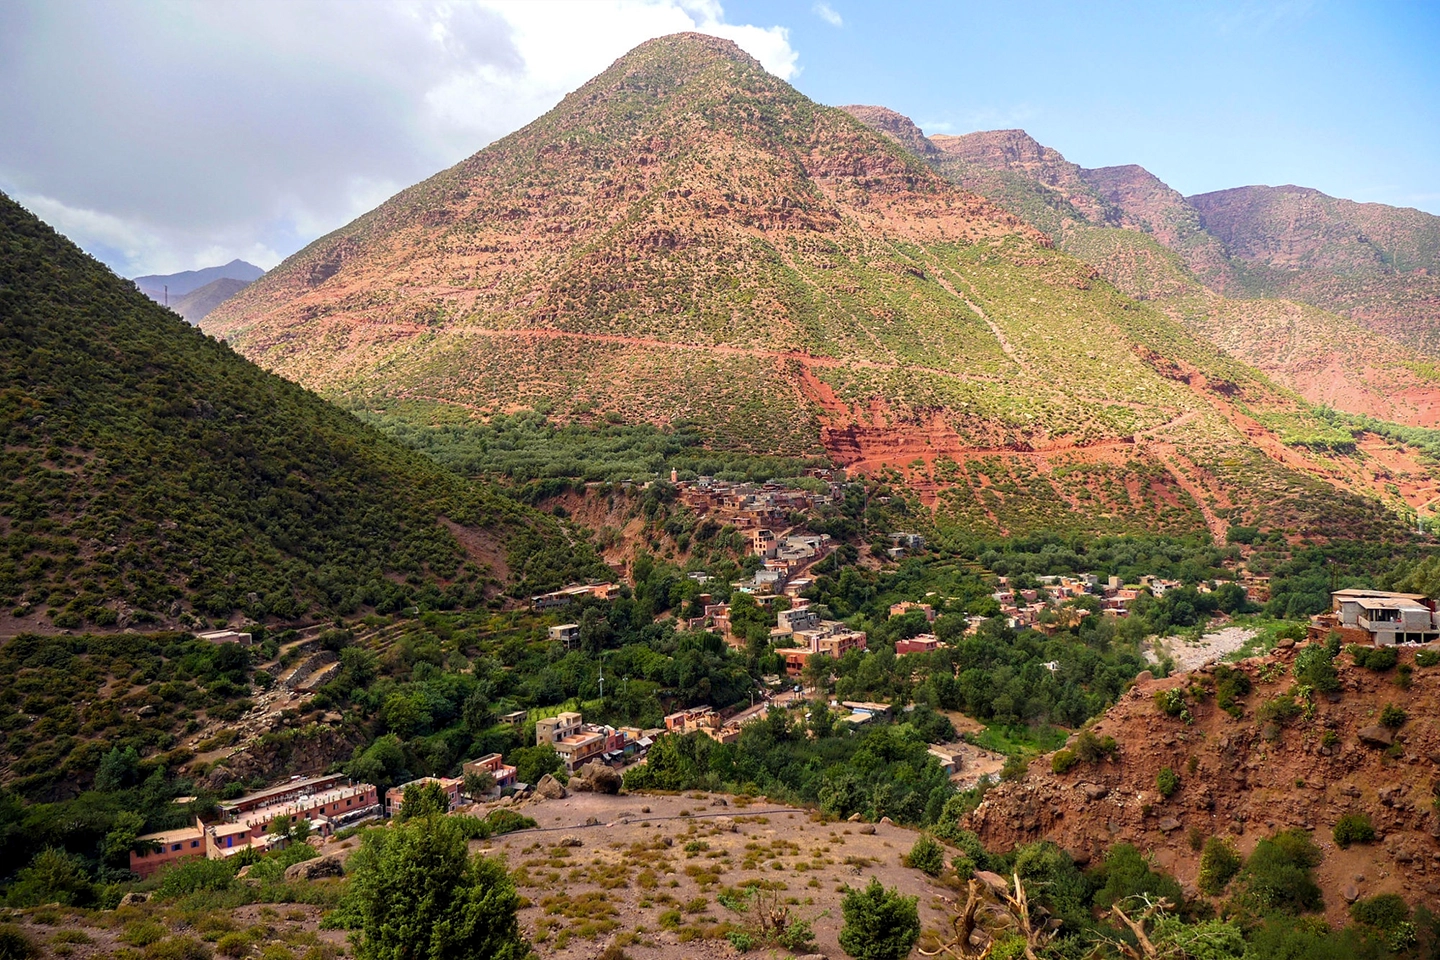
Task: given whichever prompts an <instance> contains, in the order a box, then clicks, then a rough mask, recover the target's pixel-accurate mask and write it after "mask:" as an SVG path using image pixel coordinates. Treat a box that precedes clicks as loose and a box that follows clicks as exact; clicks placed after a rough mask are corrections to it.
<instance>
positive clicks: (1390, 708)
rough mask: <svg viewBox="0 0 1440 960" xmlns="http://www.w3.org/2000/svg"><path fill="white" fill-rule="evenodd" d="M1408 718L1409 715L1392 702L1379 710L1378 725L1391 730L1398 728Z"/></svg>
mask: <svg viewBox="0 0 1440 960" xmlns="http://www.w3.org/2000/svg"><path fill="white" fill-rule="evenodd" d="M1409 719H1410V715H1409V714H1407V713H1406V712H1405V711H1404V710H1402V709H1400V708H1399V707H1397V706H1395V704H1393V703H1387V704H1385V709H1384V710H1381V711H1380V725H1381V726H1383V727H1388V728H1389V729H1391V730H1399V729H1400V728H1401V727H1403V726H1405V721H1406V720H1409Z"/></svg>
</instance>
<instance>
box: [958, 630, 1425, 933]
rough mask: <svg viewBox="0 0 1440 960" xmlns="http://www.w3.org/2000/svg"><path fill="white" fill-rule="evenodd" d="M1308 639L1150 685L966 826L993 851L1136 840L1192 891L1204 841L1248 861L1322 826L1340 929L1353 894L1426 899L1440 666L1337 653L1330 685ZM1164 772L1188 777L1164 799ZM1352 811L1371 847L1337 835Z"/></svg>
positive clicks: (1318, 836) (1408, 655) (1091, 851)
mask: <svg viewBox="0 0 1440 960" xmlns="http://www.w3.org/2000/svg"><path fill="white" fill-rule="evenodd" d="M1305 649H1306V648H1305V647H1304V646H1300V647H1292V648H1291V649H1290V650H1284V649H1281V650H1277V651H1276V652H1275V653H1274V654H1273V655H1271V656H1267V657H1264V658H1255V659H1252V660H1246V661H1243V662H1241V663H1239V664H1235V665H1231V666H1227V667H1224V668H1220V667H1215V668H1202V670H1201V671H1200V672H1198V673H1180V674H1177V675H1176V676H1173V677H1170V678H1168V679H1162V680H1149V679H1142V680H1140V681H1139V682H1137V683H1136V685H1135V686H1134V687H1133V688H1132V689H1131V690H1130V691H1129V692H1128V693H1127V694H1125V696H1123V697H1122V698H1121V699H1120V701H1119V702H1118V703H1117V704H1115V706H1113V707H1111V708H1110V709H1109V710H1108V711H1107V712H1106V713H1105V714H1104V716H1103V717H1101V718H1100V719H1099V720H1098V721H1096V722H1095V723H1094V724H1093V725H1091V726H1087V728H1086V732H1085V733H1082V734H1080V737H1079V738H1072V740H1071V743H1070V745H1069V746H1068V747H1067V750H1068V751H1069V754H1070V755H1071V756H1070V758H1069V763H1068V765H1067V763H1066V762H1064V758H1062V762H1060V763H1058V764H1057V763H1056V762H1055V758H1054V756H1049V757H1042V758H1039V759H1038V760H1036V761H1035V762H1033V763H1032V764H1031V765H1030V771H1031V772H1030V773H1029V774H1028V776H1026V777H1024V778H1023V779H1021V780H1018V781H1015V782H1011V783H1002V784H1000V785H999V786H997V787H996V788H995V789H993V790H991V791H989V792H988V793H986V794H985V799H984V801H983V802H982V803H981V804H980V807H979V809H978V810H976V811H975V812H974V813H972V814H970V815H969V816H968V817H966V818H964V819H962V821H961V825H962V826H964V827H966V828H968V829H971V830H974V831H975V832H976V833H977V834H978V835H979V837H980V839H981V841H982V842H983V843H984V844H985V846H986V847H987V848H989V849H992V850H1009V849H1011V848H1012V847H1014V846H1016V845H1018V844H1022V843H1028V842H1031V841H1035V840H1041V839H1045V840H1050V841H1053V842H1054V843H1056V844H1059V845H1060V846H1061V847H1063V848H1064V849H1066V850H1067V851H1070V852H1071V853H1072V854H1074V855H1075V856H1076V858H1077V859H1078V860H1079V861H1080V862H1082V863H1083V862H1086V861H1089V862H1092V863H1093V862H1096V861H1097V860H1098V859H1099V857H1100V856H1102V855H1103V853H1104V851H1105V850H1107V849H1108V848H1109V847H1110V846H1111V845H1112V844H1116V843H1130V844H1133V845H1135V846H1136V847H1138V848H1139V849H1140V850H1141V851H1142V852H1144V853H1146V854H1148V855H1151V856H1153V857H1154V858H1155V862H1156V863H1157V864H1159V865H1161V866H1163V867H1164V868H1165V869H1166V870H1168V871H1170V872H1171V873H1173V874H1174V875H1175V877H1176V878H1177V879H1178V880H1180V881H1181V882H1182V883H1183V884H1185V885H1186V886H1187V888H1190V889H1194V887H1195V883H1196V880H1197V879H1198V873H1199V867H1200V859H1201V852H1200V849H1199V848H1198V847H1197V846H1195V845H1193V841H1192V839H1191V838H1192V836H1199V837H1202V838H1205V837H1224V838H1225V839H1226V840H1228V841H1229V842H1230V843H1232V844H1234V846H1235V847H1236V848H1237V850H1238V852H1239V853H1241V854H1242V855H1245V856H1248V855H1249V854H1250V853H1252V852H1253V850H1254V848H1255V846H1256V844H1257V843H1258V842H1259V841H1260V840H1262V839H1263V838H1265V837H1269V836H1271V835H1273V834H1275V833H1276V832H1277V831H1280V830H1287V829H1299V830H1302V831H1306V832H1311V831H1313V836H1314V839H1315V841H1316V842H1317V843H1318V844H1319V845H1320V846H1321V848H1322V849H1323V851H1324V855H1323V858H1322V859H1321V861H1320V863H1319V865H1318V869H1317V870H1316V877H1315V879H1316V881H1317V882H1318V883H1319V885H1320V887H1321V890H1322V891H1323V894H1324V910H1325V913H1326V916H1327V919H1328V920H1329V921H1330V922H1331V923H1337V922H1339V923H1343V922H1344V921H1345V919H1346V907H1347V903H1348V902H1351V901H1353V900H1355V899H1356V897H1357V896H1363V897H1371V896H1374V895H1376V894H1379V893H1400V894H1402V895H1404V896H1407V897H1409V896H1412V895H1415V894H1417V893H1418V891H1420V890H1422V889H1426V887H1427V884H1430V883H1432V881H1430V880H1429V877H1428V874H1429V873H1430V872H1432V871H1433V866H1430V865H1429V864H1428V863H1427V861H1429V859H1430V853H1431V851H1433V850H1434V848H1435V834H1436V831H1437V830H1440V814H1437V812H1436V810H1435V808H1434V804H1433V798H1434V776H1435V774H1434V761H1435V758H1436V757H1437V756H1440V754H1437V750H1440V728H1437V727H1436V725H1435V723H1434V722H1433V720H1432V714H1431V711H1430V710H1429V709H1428V705H1429V704H1430V703H1432V702H1433V698H1434V697H1435V696H1436V695H1437V693H1440V673H1437V672H1436V670H1435V668H1434V667H1433V666H1429V667H1427V666H1423V664H1424V663H1425V659H1424V658H1425V655H1424V654H1423V653H1422V654H1421V655H1420V659H1419V660H1418V661H1417V659H1416V655H1415V653H1414V652H1412V651H1413V648H1411V649H1406V648H1404V647H1402V648H1399V653H1398V658H1399V662H1400V664H1401V665H1402V667H1403V670H1402V673H1403V675H1404V676H1405V678H1406V680H1405V682H1404V683H1403V684H1402V683H1399V682H1397V678H1396V676H1392V675H1390V674H1389V673H1386V672H1380V671H1378V670H1374V669H1368V668H1365V667H1361V666H1358V665H1356V664H1355V663H1354V662H1352V660H1353V658H1352V657H1351V656H1350V655H1349V654H1341V655H1340V656H1339V657H1338V658H1336V659H1335V661H1334V673H1333V674H1332V675H1331V682H1332V683H1334V681H1336V680H1338V683H1335V684H1334V686H1335V689H1334V691H1333V692H1329V693H1323V694H1322V693H1320V692H1318V691H1316V690H1312V689H1311V687H1310V686H1309V685H1308V684H1307V683H1303V682H1301V681H1300V680H1299V679H1297V677H1296V674H1297V673H1298V672H1299V671H1298V670H1297V669H1296V665H1297V662H1299V661H1300V660H1301V658H1302V657H1304V658H1307V659H1308V660H1309V661H1310V662H1311V663H1312V664H1313V663H1314V659H1313V658H1314V657H1315V656H1316V654H1317V653H1318V652H1319V651H1318V650H1312V651H1311V652H1309V653H1304V652H1302V651H1304V650H1305ZM1311 669H1313V667H1312V668H1311ZM1232 670H1233V672H1229V673H1226V672H1222V671H1232ZM1144 677H1145V675H1143V674H1142V678H1144ZM1412 677H1413V683H1412V682H1411V680H1410V678H1412ZM1162 703H1164V704H1165V705H1168V706H1170V708H1171V709H1172V710H1174V713H1173V714H1167V712H1165V711H1163V710H1162V709H1161V705H1162ZM1287 706H1288V707H1293V710H1287ZM1396 708H1398V709H1399V710H1401V711H1403V713H1400V714H1399V715H1398V717H1397V719H1399V720H1400V723H1398V724H1396V726H1398V728H1399V729H1398V730H1394V731H1393V732H1392V731H1391V730H1389V729H1387V728H1386V727H1383V726H1380V725H1379V722H1378V720H1377V718H1378V717H1379V716H1380V715H1381V713H1382V712H1385V711H1387V710H1394V709H1396ZM1181 711H1183V714H1182V713H1181ZM1302 712H1303V715H1304V716H1303V719H1302V718H1301V714H1302ZM1407 717H1408V718H1409V719H1408V720H1407V719H1406V718H1407ZM1086 737H1089V738H1092V740H1091V741H1090V742H1091V743H1093V742H1095V741H1096V740H1099V741H1102V742H1103V740H1104V738H1107V737H1108V738H1113V742H1114V743H1115V744H1117V745H1118V749H1117V750H1116V751H1115V752H1114V754H1113V755H1112V756H1110V757H1108V758H1107V757H1105V756H1103V755H1101V754H1100V752H1099V751H1091V752H1089V753H1088V754H1087V752H1086V751H1085V750H1084V749H1079V750H1077V749H1076V747H1077V745H1078V743H1077V741H1078V739H1081V738H1086ZM1391 740H1393V746H1391V747H1389V748H1388V749H1387V746H1386V744H1387V742H1389V741H1391ZM1076 758H1078V759H1076ZM1166 768H1168V769H1169V770H1170V771H1171V772H1172V774H1174V775H1178V779H1177V781H1176V782H1177V783H1178V789H1177V790H1175V791H1174V792H1173V793H1172V794H1171V795H1170V796H1168V797H1166V796H1162V795H1161V794H1160V791H1159V790H1158V788H1157V783H1158V782H1159V780H1160V772H1161V770H1163V769H1166ZM1347 815H1348V816H1352V817H1353V816H1363V817H1364V818H1365V820H1366V822H1368V823H1371V824H1372V825H1373V828H1374V835H1375V836H1374V839H1375V842H1374V843H1370V842H1362V843H1356V844H1353V845H1351V846H1349V847H1348V849H1346V848H1341V847H1340V846H1339V845H1337V844H1335V843H1332V842H1331V837H1332V832H1333V830H1334V828H1335V825H1336V824H1337V822H1339V821H1340V819H1341V818H1342V817H1345V816H1347ZM1347 888H1351V889H1350V890H1349V891H1347ZM1235 892H1236V887H1235V886H1232V887H1231V888H1230V889H1229V890H1228V891H1227V893H1230V894H1233V893H1235ZM1430 896H1434V894H1430Z"/></svg>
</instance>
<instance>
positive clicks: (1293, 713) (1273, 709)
mask: <svg viewBox="0 0 1440 960" xmlns="http://www.w3.org/2000/svg"><path fill="white" fill-rule="evenodd" d="M1304 712H1305V708H1304V707H1302V706H1301V705H1300V704H1299V703H1298V702H1297V701H1296V700H1295V697H1294V695H1293V694H1289V693H1281V694H1277V695H1276V696H1273V697H1271V698H1270V699H1269V700H1266V701H1265V702H1264V703H1262V704H1261V705H1260V709H1259V710H1257V711H1255V716H1257V717H1258V718H1259V719H1260V720H1261V721H1262V722H1263V723H1273V724H1275V725H1276V726H1278V727H1283V726H1285V725H1286V724H1288V723H1289V722H1290V721H1292V720H1294V719H1295V718H1296V717H1298V716H1300V715H1301V714H1302V713H1304Z"/></svg>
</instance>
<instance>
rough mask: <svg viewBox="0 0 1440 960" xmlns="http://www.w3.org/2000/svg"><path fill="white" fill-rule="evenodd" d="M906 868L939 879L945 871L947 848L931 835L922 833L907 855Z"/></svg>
mask: <svg viewBox="0 0 1440 960" xmlns="http://www.w3.org/2000/svg"><path fill="white" fill-rule="evenodd" d="M905 866H907V867H910V868H912V869H915V870H919V871H920V872H921V873H924V874H927V875H928V876H932V877H938V876H940V874H941V873H942V872H944V870H945V848H944V847H942V846H940V844H938V843H936V842H935V838H933V837H931V836H930V835H929V834H927V833H922V834H920V836H918V837H916V838H915V845H914V846H912V847H911V848H910V852H909V853H908V854H906V855H905Z"/></svg>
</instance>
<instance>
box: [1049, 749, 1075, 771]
mask: <svg viewBox="0 0 1440 960" xmlns="http://www.w3.org/2000/svg"><path fill="white" fill-rule="evenodd" d="M1079 762H1080V760H1079V758H1078V757H1076V756H1075V751H1074V750H1069V749H1065V750H1056V751H1055V755H1054V756H1053V757H1051V758H1050V771H1051V772H1052V773H1068V772H1069V771H1070V769H1071V768H1072V767H1074V766H1075V764H1077V763H1079Z"/></svg>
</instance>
